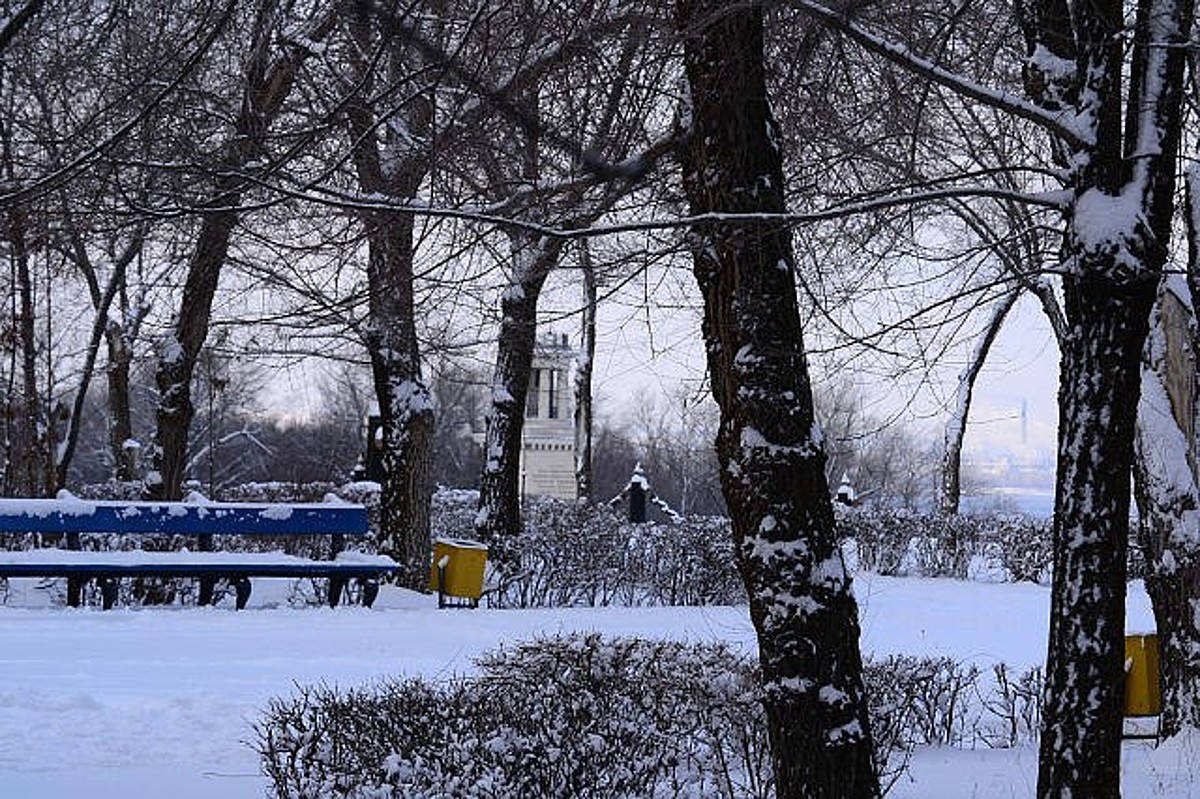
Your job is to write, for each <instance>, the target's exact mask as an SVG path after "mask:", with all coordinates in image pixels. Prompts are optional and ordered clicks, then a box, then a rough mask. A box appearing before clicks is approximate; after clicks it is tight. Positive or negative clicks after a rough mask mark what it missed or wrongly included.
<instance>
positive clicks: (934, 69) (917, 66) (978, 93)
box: [791, 0, 1095, 147]
mask: <svg viewBox="0 0 1200 799" xmlns="http://www.w3.org/2000/svg"><path fill="white" fill-rule="evenodd" d="M791 4H792V6H794V7H795V8H798V9H799V10H800V11H802V12H804V13H805V14H808V15H809V16H811V17H813V18H814V19H816V20H818V21H819V22H820V23H821V24H823V25H825V26H827V27H829V28H831V29H833V30H835V31H838V32H839V33H841V34H843V35H845V36H846V37H847V38H849V39H851V40H852V41H854V42H856V43H857V44H858V45H859V46H860V47H862V48H863V49H864V50H866V51H868V52H870V53H874V54H875V55H877V56H879V57H881V58H883V59H885V60H887V61H890V62H891V63H893V64H895V65H896V66H898V67H900V68H902V69H905V70H908V71H909V72H912V73H914V74H917V75H922V76H924V77H926V78H928V79H930V80H931V81H933V82H934V83H936V84H938V85H939V86H942V87H944V88H947V89H949V90H951V91H952V92H955V93H956V94H959V95H961V96H963V97H968V98H970V99H972V100H976V101H978V102H980V103H983V104H984V105H987V106H990V107H992V108H997V109H1000V110H1002V111H1007V112H1008V113H1011V114H1013V115H1015V116H1018V117H1020V118H1022V119H1025V120H1028V121H1030V122H1032V123H1034V124H1035V125H1038V126H1040V127H1042V128H1045V129H1046V130H1048V131H1050V132H1051V133H1053V134H1056V135H1058V136H1060V137H1061V138H1062V139H1064V140H1065V141H1066V142H1068V143H1069V144H1071V145H1072V146H1074V147H1090V146H1091V145H1093V144H1095V134H1094V132H1093V131H1092V130H1091V129H1090V128H1088V127H1087V126H1084V125H1082V124H1080V122H1079V120H1078V118H1077V117H1076V115H1075V114H1072V113H1067V112H1060V113H1054V112H1051V111H1048V110H1046V109H1044V108H1041V107H1040V106H1037V105H1035V104H1034V103H1031V102H1029V101H1028V100H1026V99H1025V98H1023V97H1020V96H1019V95H1016V94H1013V93H1011V92H1006V91H1003V90H1000V89H996V88H993V87H991V86H985V85H983V84H981V83H977V82H975V81H972V80H969V79H967V78H966V77H964V76H962V75H960V74H958V73H956V72H951V71H950V70H947V69H944V68H943V67H941V66H939V65H938V64H937V63H935V62H934V61H930V60H929V59H928V58H924V57H923V56H920V55H918V54H916V53H914V52H913V51H912V50H911V49H910V48H908V47H907V46H905V45H903V44H899V43H897V42H893V41H889V40H887V39H884V38H883V37H881V36H878V35H876V34H874V33H872V32H871V31H869V30H867V29H866V28H864V27H862V26H861V25H859V24H858V23H856V22H853V21H851V20H850V18H849V17H848V16H847V15H846V14H843V13H839V12H837V11H834V10H833V9H831V8H829V7H827V6H824V5H821V4H820V3H814V2H811V0H791Z"/></svg>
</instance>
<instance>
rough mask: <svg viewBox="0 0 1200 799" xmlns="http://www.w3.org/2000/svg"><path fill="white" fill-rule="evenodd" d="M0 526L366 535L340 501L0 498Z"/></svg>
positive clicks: (361, 512) (357, 510) (358, 516)
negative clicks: (145, 500)
mask: <svg viewBox="0 0 1200 799" xmlns="http://www.w3.org/2000/svg"><path fill="white" fill-rule="evenodd" d="M0 532H12V533H17V532H20V533H26V532H28V533H126V534H128V533H132V534H141V535H154V534H165V535H346V536H352V535H366V534H367V532H368V527H367V510H366V508H364V507H363V506H362V505H354V504H351V503H348V502H347V503H341V502H319V503H318V502H312V503H293V504H267V503H250V502H204V503H198V502H112V501H97V502H91V501H88V500H82V499H74V498H72V499H0Z"/></svg>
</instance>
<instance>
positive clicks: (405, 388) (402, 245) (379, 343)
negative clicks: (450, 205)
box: [347, 15, 435, 590]
mask: <svg viewBox="0 0 1200 799" xmlns="http://www.w3.org/2000/svg"><path fill="white" fill-rule="evenodd" d="M378 21H379V20H378V19H375V18H373V17H371V16H370V15H361V16H358V17H356V18H354V20H353V22H352V23H351V33H352V35H353V36H354V38H355V40H356V44H357V50H356V52H355V54H354V56H353V63H354V69H355V72H356V76H355V77H356V81H355V82H356V84H357V85H358V92H357V93H356V95H355V96H354V97H353V98H352V99H351V101H350V102H349V103H348V107H347V120H348V123H349V133H350V138H351V141H352V157H353V160H354V168H355V172H356V175H357V177H358V183H359V189H360V190H361V191H362V192H363V193H364V194H365V195H368V196H377V195H382V196H386V197H388V198H390V199H391V200H393V201H395V202H397V203H408V202H412V201H413V200H414V198H415V197H416V195H417V191H418V189H419V188H420V185H421V181H422V180H423V179H424V177H425V175H426V172H427V170H428V168H429V160H428V159H429V153H428V151H427V150H426V149H425V146H424V144H423V143H427V142H429V141H430V138H431V136H432V125H433V106H432V101H431V98H430V97H429V96H428V95H427V94H425V93H424V90H425V89H426V88H427V87H426V85H425V81H426V80H427V79H428V75H427V74H426V73H425V72H424V71H423V67H422V65H421V64H419V63H410V61H409V58H410V57H414V56H413V54H412V53H410V52H409V51H408V50H407V49H406V48H403V47H400V46H398V45H397V44H395V43H391V44H389V45H387V47H389V48H390V49H389V50H388V51H387V58H386V59H385V60H384V61H383V64H384V65H385V66H380V65H379V64H376V63H375V62H374V61H373V60H372V59H371V57H370V54H371V53H373V52H375V50H376V49H377V48H378V47H379V46H380V44H379V43H378V42H377V41H376V36H382V34H380V33H379V32H378V31H377V30H375V29H374V27H373V25H374V24H375V23H377V22H378ZM384 38H386V37H384ZM378 69H383V70H385V73H384V80H379V75H378V74H377V73H376V70H378ZM409 81H411V82H412V84H411V85H409V86H407V87H406V91H409V92H411V95H412V97H411V99H410V100H409V101H408V102H407V103H405V105H404V107H403V108H402V109H399V110H397V109H392V108H388V107H386V106H377V105H376V103H378V102H380V101H379V99H378V98H377V97H376V96H375V91H376V87H377V85H378V84H380V83H386V84H394V85H405V84H406V82H409ZM389 115H390V116H389ZM385 119H387V120H388V124H384V123H383V120H385ZM380 128H382V130H383V131H384V136H383V141H382V142H380V140H379V139H380V137H379V136H378V135H377V131H378V130H379V129H380ZM360 217H361V219H362V223H363V226H364V227H365V229H366V237H367V246H368V259H367V285H368V289H367V290H368V306H369V307H368V313H369V319H368V323H367V326H366V330H365V331H364V343H365V344H366V348H367V353H368V354H369V356H370V358H371V370H372V377H373V383H374V387H375V396H376V400H377V401H378V403H379V410H380V421H381V423H382V434H383V439H384V440H383V444H384V449H383V471H384V479H383V485H382V493H381V497H380V516H381V523H380V527H381V530H380V535H381V539H380V541H379V550H380V552H383V553H385V554H388V555H390V556H392V558H393V559H395V560H396V561H397V562H398V563H400V564H402V565H403V567H404V569H403V572H402V573H401V574H400V576H399V581H400V583H401V584H402V585H405V586H407V587H409V588H413V589H417V590H424V589H425V588H426V587H427V585H428V579H429V558H430V552H431V549H432V542H431V540H430V519H429V514H430V507H431V503H432V500H433V489H434V479H433V431H434V426H435V425H434V421H435V420H434V411H433V400H432V396H431V394H430V392H429V388H428V387H427V386H426V384H425V381H424V379H423V378H422V375H421V350H420V343H419V341H418V339H417V324H416V319H417V317H416V303H415V296H416V295H415V287H414V280H415V275H414V271H413V259H414V257H415V245H414V224H415V220H414V217H413V215H412V214H408V213H401V212H395V211H391V212H389V211H364V212H362V213H361V214H360Z"/></svg>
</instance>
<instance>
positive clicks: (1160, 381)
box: [1135, 287, 1200, 736]
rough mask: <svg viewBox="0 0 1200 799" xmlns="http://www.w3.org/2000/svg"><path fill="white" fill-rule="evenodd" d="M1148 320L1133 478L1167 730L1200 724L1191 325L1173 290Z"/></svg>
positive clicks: (1198, 519)
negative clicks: (1150, 324) (1150, 332)
mask: <svg viewBox="0 0 1200 799" xmlns="http://www.w3.org/2000/svg"><path fill="white" fill-rule="evenodd" d="M1175 288H1178V287H1175ZM1185 291H1186V290H1185ZM1153 319H1154V326H1153V328H1152V334H1151V337H1150V340H1149V342H1148V344H1147V347H1146V354H1145V359H1144V362H1143V369H1142V398H1141V403H1140V405H1139V406H1138V437H1137V471H1136V475H1137V481H1136V484H1135V485H1136V489H1137V492H1138V509H1139V511H1140V512H1139V534H1140V535H1139V540H1140V543H1141V545H1142V549H1143V552H1144V553H1145V557H1146V591H1147V593H1148V594H1149V595H1150V599H1151V602H1152V603H1153V606H1154V616H1155V622H1156V627H1157V629H1158V635H1159V659H1160V672H1161V678H1162V679H1161V685H1162V701H1163V705H1162V716H1161V719H1160V731H1161V733H1162V734H1163V735H1165V736H1169V735H1174V734H1175V733H1177V732H1179V731H1180V730H1181V729H1182V728H1183V727H1184V726H1185V725H1187V726H1192V727H1200V485H1197V479H1196V476H1197V471H1196V462H1195V457H1196V431H1195V422H1196V418H1197V401H1196V354H1197V353H1196V326H1195V319H1194V317H1193V316H1192V314H1191V311H1190V310H1189V309H1188V308H1187V307H1186V306H1185V305H1184V303H1183V302H1181V301H1180V300H1179V299H1178V298H1177V295H1176V293H1175V292H1174V291H1173V290H1165V291H1162V292H1161V293H1160V297H1159V303H1158V305H1157V306H1156V309H1155V314H1154V317H1153Z"/></svg>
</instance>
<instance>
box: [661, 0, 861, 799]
mask: <svg viewBox="0 0 1200 799" xmlns="http://www.w3.org/2000/svg"><path fill="white" fill-rule="evenodd" d="M677 11H678V22H679V26H680V30H681V31H682V32H683V35H684V37H685V38H684V57H685V66H686V72H687V79H688V84H689V87H690V94H691V107H690V109H689V110H690V114H691V116H690V119H688V120H685V124H689V125H690V129H689V130H687V131H686V133H687V140H686V143H685V145H684V147H683V151H682V153H681V155H682V161H683V182H684V189H685V192H686V194H687V197H688V200H689V203H690V206H691V212H692V213H693V214H696V215H702V214H707V213H710V212H740V213H756V212H765V213H781V212H783V211H784V210H785V206H784V202H783V173H782V163H781V156H780V152H779V149H778V146H777V141H778V139H777V137H778V129H777V127H776V125H775V122H774V120H773V118H772V116H771V114H770V109H769V107H768V105H767V102H766V99H765V98H766V87H765V76H764V64H763V50H762V46H763V41H762V37H763V27H762V26H763V12H762V9H761V7H758V6H754V5H745V6H742V5H727V4H725V3H722V2H717V1H716V0H680V2H679V3H678V4H677ZM689 243H690V246H691V249H692V253H693V262H694V271H695V275H696V279H697V282H698V284H699V286H700V289H701V291H702V293H703V295H704V324H703V329H704V339H705V343H706V347H707V353H708V363H709V372H710V375H711V379H712V384H713V393H714V395H715V397H716V399H717V403H718V405H719V407H720V409H721V422H720V430H719V433H718V436H717V452H718V458H719V460H720V464H721V479H722V487H723V490H724V493H725V499H726V503H727V505H728V509H729V516H730V519H731V521H732V526H733V533H734V539H735V544H736V552H737V561H738V568H739V570H740V572H741V574H742V578H743V580H744V582H745V584H746V589H747V593H748V595H749V598H750V614H751V618H752V620H753V623H754V626H755V630H756V632H757V635H758V641H759V657H760V661H761V664H762V670H763V675H762V678H763V683H764V700H763V701H764V706H765V709H766V717H767V724H768V730H769V735H770V743H771V757H772V763H773V767H774V771H775V779H776V792H777V795H778V796H779V797H783V798H784V799H793V798H795V799H799V797H806V798H808V799H812V798H814V797H874V796H878V795H879V785H878V779H877V777H876V774H875V772H874V770H873V766H872V757H871V733H870V728H869V725H868V719H867V711H866V698H865V695H864V691H863V685H862V674H861V669H862V664H861V657H860V654H859V649H858V639H859V629H858V616H857V607H856V603H855V600H854V595H853V593H852V591H851V580H850V575H849V574H848V572H847V571H846V569H845V566H844V564H843V562H842V556H841V552H840V550H839V548H838V542H837V537H836V533H835V530H834V521H833V507H832V501H831V499H830V496H829V488H828V485H827V484H826V479H825V473H824V463H825V456H824V451H823V444H822V440H821V434H820V431H819V429H818V427H817V425H816V423H815V420H814V418H813V403H812V390H811V385H810V382H809V377H808V367H807V361H806V356H805V352H804V346H803V341H802V332H801V325H800V316H799V310H798V306H797V299H796V290H795V282H794V281H795V262H794V257H793V253H792V249H791V240H790V233H789V231H788V230H787V229H786V227H783V226H781V225H778V224H777V223H772V222H768V221H763V222H737V223H732V222H724V223H723V222H701V223H697V224H695V225H693V227H692V230H691V232H690V234H689Z"/></svg>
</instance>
